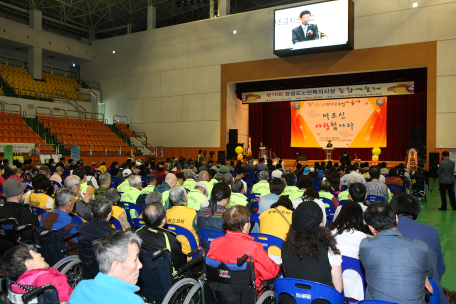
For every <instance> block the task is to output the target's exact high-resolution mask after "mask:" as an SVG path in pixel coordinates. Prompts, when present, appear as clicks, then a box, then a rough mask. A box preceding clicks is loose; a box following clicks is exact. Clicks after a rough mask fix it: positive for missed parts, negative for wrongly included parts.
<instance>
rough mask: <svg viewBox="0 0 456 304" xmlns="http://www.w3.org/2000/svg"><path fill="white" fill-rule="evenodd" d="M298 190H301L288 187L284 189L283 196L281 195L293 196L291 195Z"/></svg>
mask: <svg viewBox="0 0 456 304" xmlns="http://www.w3.org/2000/svg"><path fill="white" fill-rule="evenodd" d="M298 190H299V189H298V187H296V186H286V187H285V189H283V192H282V194H280V195H291V194H293V193H295V192H296V191H298Z"/></svg>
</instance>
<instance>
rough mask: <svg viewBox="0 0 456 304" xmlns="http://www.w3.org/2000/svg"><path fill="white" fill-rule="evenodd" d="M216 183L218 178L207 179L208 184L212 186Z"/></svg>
mask: <svg viewBox="0 0 456 304" xmlns="http://www.w3.org/2000/svg"><path fill="white" fill-rule="evenodd" d="M217 183H218V180H216V179H215V178H213V179H211V180H210V181H209V184H211V185H212V187H213V186H214V185H215V184H217Z"/></svg>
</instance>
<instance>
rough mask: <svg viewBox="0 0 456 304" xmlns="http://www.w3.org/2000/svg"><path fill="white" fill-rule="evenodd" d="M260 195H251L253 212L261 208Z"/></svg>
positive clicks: (250, 200)
mask: <svg viewBox="0 0 456 304" xmlns="http://www.w3.org/2000/svg"><path fill="white" fill-rule="evenodd" d="M260 196H261V194H260V193H250V194H249V202H250V203H251V204H252V208H253V210H255V209H258V208H259V202H260Z"/></svg>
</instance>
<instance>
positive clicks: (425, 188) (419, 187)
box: [410, 174, 429, 202]
mask: <svg viewBox="0 0 456 304" xmlns="http://www.w3.org/2000/svg"><path fill="white" fill-rule="evenodd" d="M415 175H417V174H415ZM428 192H429V181H428V180H427V178H426V176H424V175H423V176H422V177H419V176H414V177H413V178H412V185H411V193H410V194H411V195H413V196H414V197H416V199H417V200H418V201H421V198H424V201H425V202H427V201H428Z"/></svg>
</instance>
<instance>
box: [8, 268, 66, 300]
mask: <svg viewBox="0 0 456 304" xmlns="http://www.w3.org/2000/svg"><path fill="white" fill-rule="evenodd" d="M17 282H18V283H19V284H22V285H30V286H34V287H40V286H43V285H45V284H52V285H54V287H55V288H56V289H57V291H58V293H59V301H60V302H68V301H69V300H70V296H71V293H72V292H73V288H71V287H70V285H69V284H68V282H67V276H66V275H64V274H61V273H60V272H59V271H58V270H57V269H54V268H51V267H49V269H33V270H28V271H26V272H24V273H23V274H22V275H21V276H20V277H19V279H18V280H17ZM12 288H13V291H14V292H17V293H25V291H24V290H22V289H21V288H20V287H18V286H16V285H13V286H12Z"/></svg>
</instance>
